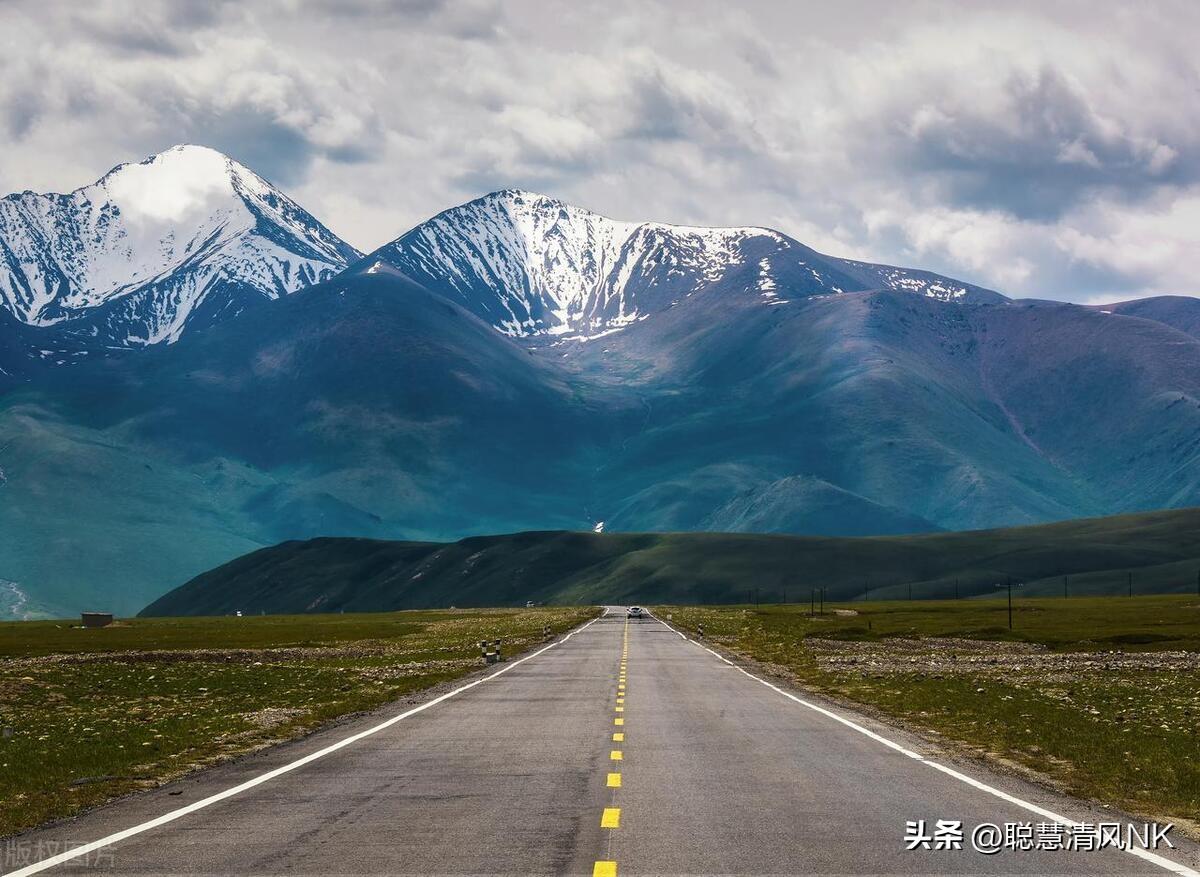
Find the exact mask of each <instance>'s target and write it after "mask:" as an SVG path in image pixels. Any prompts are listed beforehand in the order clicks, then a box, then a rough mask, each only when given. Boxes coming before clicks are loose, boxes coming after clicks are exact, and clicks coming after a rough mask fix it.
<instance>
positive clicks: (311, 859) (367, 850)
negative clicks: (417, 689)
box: [6, 611, 1196, 877]
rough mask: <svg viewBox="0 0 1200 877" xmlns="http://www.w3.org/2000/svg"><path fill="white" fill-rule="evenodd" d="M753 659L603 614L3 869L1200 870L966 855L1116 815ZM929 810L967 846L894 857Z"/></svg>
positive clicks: (140, 805)
mask: <svg viewBox="0 0 1200 877" xmlns="http://www.w3.org/2000/svg"><path fill="white" fill-rule="evenodd" d="M752 673H753V671H750V672H747V671H746V670H743V669H741V668H739V667H737V666H735V665H733V664H732V663H730V662H728V661H727V660H725V659H724V658H722V657H721V656H719V655H717V654H715V653H713V652H710V651H709V650H708V649H706V648H705V647H704V646H703V645H702V644H700V643H697V642H694V641H691V640H689V639H687V638H685V637H684V636H682V635H680V634H679V633H677V632H676V631H674V630H672V629H671V628H669V627H668V626H666V625H665V624H662V623H660V622H658V621H656V620H654V619H651V618H646V619H636V620H633V621H627V620H626V618H625V615H624V612H623V611H621V612H613V613H610V614H607V615H606V616H605V617H603V618H600V619H598V620H596V621H594V622H591V623H589V624H588V625H586V626H584V627H583V628H581V629H579V630H577V631H576V632H574V633H573V634H572V635H570V636H569V637H568V638H566V639H564V640H560V641H559V642H557V643H555V644H553V645H552V646H550V647H548V648H545V649H542V650H539V651H537V652H535V653H533V654H531V655H530V656H528V657H526V658H523V659H522V660H519V661H511V662H509V663H507V664H504V665H501V668H500V670H499V671H498V672H497V671H496V670H495V669H493V670H491V671H489V672H488V673H487V674H485V675H480V676H477V677H475V678H474V679H473V680H468V681H467V682H466V683H463V684H462V685H460V687H459V688H457V689H455V690H453V691H449V692H446V693H444V694H441V695H440V696H439V697H438V698H437V699H435V700H432V701H430V702H426V704H424V705H422V706H419V707H416V708H415V709H414V708H412V707H399V706H397V707H393V708H391V710H390V711H388V710H385V711H383V712H381V713H376V714H374V715H372V716H370V717H366V718H365V719H362V720H356V722H355V723H352V724H349V725H340V726H337V727H334V728H330V729H327V730H326V731H323V732H321V733H318V734H315V735H313V736H311V737H309V738H306V739H305V740H303V741H299V742H297V743H294V744H289V745H285V746H281V747H278V748H276V749H273V750H269V751H267V752H265V753H262V754H259V755H257V756H253V757H249V758H246V759H243V760H241V761H238V762H236V763H234V764H230V765H226V766H223V767H221V768H217V769H214V770H210V771H206V772H204V773H201V774H199V775H197V776H195V777H193V778H190V779H186V780H182V781H179V782H176V783H173V784H171V785H170V786H166V787H164V788H162V789H159V790H155V791H153V792H150V793H146V794H142V795H137V796H134V797H131V798H128V799H125V800H122V801H118V802H115V803H113V804H111V805H109V806H107V807H103V808H100V809H99V810H96V811H94V812H92V813H90V814H87V815H85V816H83V817H81V818H79V819H77V820H74V821H70V822H66V823H62V824H60V825H57V826H52V827H50V828H47V829H43V830H41V831H39V832H35V833H32V834H29V835H26V836H23V837H22V838H19V839H17V840H16V841H13V842H11V843H10V849H9V850H8V851H7V852H6V855H7V857H8V861H9V865H8V867H9V869H10V870H11V868H12V867H13V865H14V864H20V865H22V867H20V868H18V870H16V871H15V872H13V873H17V874H32V873H38V872H47V873H63V872H79V871H87V872H100V873H120V874H242V873H254V874H276V873H291V874H488V875H498V874H583V875H611V874H620V875H623V877H625V875H643V874H644V875H668V874H863V873H871V874H969V873H1014V874H1059V873H1061V874H1110V873H1112V874H1116V873H1119V874H1135V873H1136V874H1155V875H1163V874H1167V873H1170V869H1171V868H1175V869H1176V871H1175V872H1176V873H1184V874H1187V873H1194V872H1190V871H1188V869H1187V867H1186V865H1180V864H1176V865H1173V864H1172V862H1176V863H1187V864H1190V865H1192V866H1195V864H1196V862H1195V847H1189V848H1187V849H1180V850H1177V851H1175V852H1173V853H1167V855H1169V856H1170V857H1171V859H1170V860H1168V859H1167V858H1164V857H1156V856H1149V857H1138V856H1135V855H1133V854H1131V853H1129V852H1123V851H1117V850H1111V849H1109V850H1104V851H1102V852H1081V851H1070V852H1068V851H1054V852H1046V851H1028V852H1026V851H1014V850H1006V851H1002V852H1000V853H998V854H996V855H984V854H982V853H978V852H975V851H974V850H972V849H971V848H970V831H971V830H972V828H973V827H974V826H976V825H978V824H981V823H984V822H988V823H994V824H996V825H999V826H1003V825H1004V823H1006V822H1032V823H1034V824H1035V825H1036V824H1037V823H1052V822H1053V821H1054V819H1055V818H1056V817H1059V816H1060V817H1063V818H1066V819H1075V820H1083V821H1089V822H1100V821H1104V820H1106V819H1111V818H1112V817H1111V815H1110V814H1106V813H1105V812H1104V811H1102V810H1096V809H1092V808H1089V807H1087V806H1086V805H1084V804H1081V803H1080V802H1075V801H1071V800H1069V799H1064V798H1061V797H1058V796H1055V795H1053V794H1051V793H1048V792H1046V791H1044V790H1040V789H1037V788H1034V787H1031V786H1029V785H1026V784H1023V783H1020V782H1017V781H1014V780H1011V779H1006V778H1001V777H997V776H994V775H990V774H988V773H986V772H984V771H982V770H981V769H980V768H978V767H976V766H972V767H970V768H958V767H955V766H954V765H953V764H952V762H950V761H949V760H947V759H946V758H945V757H943V756H941V755H939V754H928V755H926V754H924V753H931V749H930V747H929V746H928V745H926V744H923V743H921V742H919V741H916V740H914V739H913V738H911V737H908V736H905V735H903V734H902V733H900V732H897V731H894V730H892V729H889V728H887V727H885V726H882V725H878V724H876V723H873V722H871V721H869V720H866V719H863V718H861V717H857V716H855V715H853V714H852V713H850V712H848V711H846V710H844V709H842V708H837V707H833V708H830V707H826V706H824V705H822V704H821V703H817V702H815V701H812V700H810V699H808V698H807V697H806V696H804V695H797V694H795V693H791V692H786V691H784V690H782V689H779V688H776V687H774V686H772V685H770V684H768V683H767V682H765V681H764V680H762V679H760V678H757V677H756V676H754V675H752ZM464 686H465V687H464ZM1031 808H1034V809H1031ZM1047 814H1052V815H1047ZM939 819H945V820H957V821H961V822H962V823H963V825H964V826H965V827H966V830H967V837H966V838H965V840H966V842H965V843H964V847H965V849H962V850H956V849H950V850H935V849H929V850H925V849H917V850H913V851H908V850H906V843H905V840H904V838H905V834H906V822H908V821H910V820H913V821H916V820H925V821H926V823H927V826H928V827H929V828H932V826H933V825H934V824H935V823H936V821H937V820H939ZM1047 830H1048V831H1049V830H1052V829H1047ZM1176 842H1177V843H1178V842H1179V841H1178V839H1176ZM19 855H20V856H26V857H27V861H28V862H29V863H30V864H28V865H27V866H26V863H25V862H19V861H18V860H15V859H14V858H13V856H19ZM34 860H36V861H34Z"/></svg>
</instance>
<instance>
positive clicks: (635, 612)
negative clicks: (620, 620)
mask: <svg viewBox="0 0 1200 877" xmlns="http://www.w3.org/2000/svg"><path fill="white" fill-rule="evenodd" d="M625 617H626V618H645V617H646V610H645V609H643V608H642V607H641V606H630V607H629V612H628V613H626V615H625Z"/></svg>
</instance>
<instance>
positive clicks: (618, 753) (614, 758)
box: [608, 749, 625, 761]
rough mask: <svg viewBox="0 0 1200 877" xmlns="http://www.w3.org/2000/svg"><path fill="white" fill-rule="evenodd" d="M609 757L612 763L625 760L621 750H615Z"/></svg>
mask: <svg viewBox="0 0 1200 877" xmlns="http://www.w3.org/2000/svg"><path fill="white" fill-rule="evenodd" d="M608 757H609V759H610V760H612V761H623V760H624V758H625V756H624V755H623V754H621V750H620V749H614V750H613V751H612V752H610V753H608Z"/></svg>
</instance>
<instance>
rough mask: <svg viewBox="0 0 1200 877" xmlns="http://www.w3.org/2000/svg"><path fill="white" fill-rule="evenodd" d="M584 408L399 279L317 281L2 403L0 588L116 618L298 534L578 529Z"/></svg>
mask: <svg viewBox="0 0 1200 877" xmlns="http://www.w3.org/2000/svg"><path fill="white" fill-rule="evenodd" d="M27 328H28V327H27ZM585 404H586V403H585V402H584V401H581V400H580V399H579V397H578V395H577V393H576V392H575V390H574V389H573V388H572V387H571V386H570V385H569V384H568V383H567V382H566V381H565V380H564V379H563V377H562V375H561V374H559V373H558V372H557V371H556V370H554V369H552V368H551V367H549V366H547V365H545V364H543V363H541V362H538V361H535V360H534V359H533V358H532V357H531V356H530V355H529V353H528V352H527V351H524V350H523V349H521V348H520V347H518V346H516V345H514V344H512V343H511V342H510V341H509V340H508V339H506V338H504V337H503V336H501V335H499V334H498V333H496V332H495V331H493V330H492V329H491V328H490V327H488V326H487V325H486V324H484V323H482V322H480V321H479V320H477V319H476V318H474V317H473V316H471V315H470V314H468V313H466V312H464V311H462V309H460V308H457V307H455V306H453V305H450V304H449V303H447V302H446V301H445V300H444V299H443V298H441V297H440V296H436V295H434V294H432V293H430V292H428V291H426V290H423V289H421V288H420V287H417V286H415V285H413V284H412V283H411V282H409V281H406V280H404V279H403V278H399V277H396V276H393V275H374V276H370V277H349V278H346V279H345V280H344V281H333V282H330V283H326V284H321V285H318V286H315V287H312V288H310V289H306V290H302V291H300V292H298V293H295V294H293V295H290V296H287V297H286V298H282V299H279V300H276V301H271V302H265V303H263V304H261V305H257V306H255V307H251V308H247V310H246V311H245V312H244V313H243V314H241V315H240V316H239V317H238V318H236V319H231V320H226V321H224V322H222V323H220V324H219V325H216V326H213V327H211V328H210V329H208V330H206V331H203V332H196V333H188V334H187V335H185V337H184V338H182V339H181V340H180V341H179V342H177V343H175V344H172V345H165V346H159V347H156V348H151V349H148V350H143V351H137V352H134V353H131V354H130V355H126V356H121V357H112V358H108V359H104V360H96V361H95V362H92V363H90V364H87V365H79V366H76V367H74V368H71V369H52V370H48V371H47V372H46V373H45V374H42V375H41V376H40V377H39V379H38V380H37V381H36V382H34V383H33V384H27V385H23V386H21V387H20V388H18V389H15V390H13V391H11V392H9V393H7V394H6V395H4V396H0V467H2V468H3V470H4V472H5V474H6V480H5V481H4V483H2V484H0V500H2V501H0V532H6V533H20V534H22V538H20V539H11V540H9V539H6V540H0V570H3V572H2V573H0V577H3V578H6V579H9V580H11V581H14V582H16V583H18V585H19V586H21V587H22V588H23V589H24V590H25V591H26V592H28V593H29V594H30V595H31V597H34V598H36V599H37V601H38V602H39V603H41V604H43V605H49V606H53V607H61V608H60V610H59V611H64V612H68V611H69V612H73V611H77V610H78V607H79V606H80V605H81V604H82V605H93V606H109V607H111V608H113V609H115V610H116V611H118V612H132V611H135V610H136V609H137V608H139V607H140V606H142V605H144V604H145V602H147V601H148V600H149V599H151V598H152V597H153V596H155V595H156V594H158V593H161V592H162V591H163V590H165V589H166V588H167V587H169V586H170V585H171V584H172V583H173V582H177V581H178V580H179V579H180V578H181V577H184V576H186V575H192V574H196V573H198V572H200V571H202V570H203V569H207V568H209V567H211V566H212V565H213V564H214V563H216V562H220V561H221V560H226V559H228V558H230V557H232V556H235V555H236V554H239V553H242V552H244V551H246V550H248V549H249V548H250V547H253V546H254V545H263V544H270V543H274V542H277V541H279V540H281V539H287V538H294V537H296V536H313V535H318V534H346V535H373V536H404V537H408V538H447V537H457V536H459V535H461V534H463V533H466V532H473V531H478V530H484V529H511V528H513V527H514V526H515V527H524V528H528V527H531V526H537V525H540V524H541V523H542V522H553V525H555V526H560V527H561V526H571V525H577V524H578V522H579V521H580V520H581V519H582V513H581V512H580V511H579V510H578V506H577V505H576V504H575V503H574V502H573V501H572V500H571V499H569V498H564V494H566V495H569V494H571V493H572V492H573V491H574V490H575V489H576V488H575V485H576V484H577V483H578V479H579V472H580V463H579V460H580V459H581V458H587V457H588V456H589V455H590V454H591V453H592V451H591V450H590V448H592V447H594V445H595V443H597V442H606V441H607V439H606V438H605V433H606V431H609V430H611V429H613V428H614V427H613V426H612V425H610V424H608V423H607V421H608V417H604V418H599V419H596V418H594V416H593V415H590V414H589V413H588V412H587V411H586V410H585ZM612 415H613V416H614V417H616V418H618V420H619V417H620V413H619V410H617V409H616V408H614V409H612ZM585 422H586V423H585Z"/></svg>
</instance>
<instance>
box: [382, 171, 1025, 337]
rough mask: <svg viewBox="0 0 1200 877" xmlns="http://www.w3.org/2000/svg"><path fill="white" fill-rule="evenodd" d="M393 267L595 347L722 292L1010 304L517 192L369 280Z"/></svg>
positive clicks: (969, 289)
mask: <svg viewBox="0 0 1200 877" xmlns="http://www.w3.org/2000/svg"><path fill="white" fill-rule="evenodd" d="M383 264H386V265H390V266H392V267H394V268H396V269H398V270H399V271H401V272H403V273H404V274H406V275H407V276H409V277H411V278H412V279H414V280H416V281H417V282H418V283H422V284H424V285H427V286H429V287H431V288H436V289H441V290H444V291H445V292H446V293H447V294H448V295H449V296H450V297H451V298H452V299H453V300H454V301H457V302H459V303H460V304H462V305H463V306H464V307H466V308H467V309H469V310H470V311H471V312H472V313H474V314H476V315H477V316H479V317H480V318H481V319H483V320H485V321H487V322H488V323H490V324H491V325H492V326H494V327H495V328H496V329H498V330H499V331H501V332H503V333H504V334H506V335H509V336H512V337H530V336H538V335H546V336H556V337H564V338H592V337H597V336H599V335H601V334H605V333H608V332H613V331H616V330H618V329H620V328H623V327H624V326H627V325H629V324H631V323H634V322H636V321H638V320H644V319H646V318H648V317H650V316H652V315H653V314H656V313H659V312H661V311H664V310H666V309H668V308H671V307H675V306H676V305H678V304H679V303H680V302H681V301H683V300H684V299H687V298H688V297H690V296H692V295H695V294H697V293H700V292H704V291H714V290H715V291H719V292H722V293H724V294H726V295H730V296H746V297H750V298H752V299H754V300H755V301H757V302H758V303H759V304H761V305H762V306H764V307H774V306H778V305H782V304H787V303H788V301H789V299H790V298H793V297H806V296H811V295H826V294H836V293H842V292H859V291H863V290H867V289H895V290H902V291H905V292H911V293H914V294H917V295H923V296H929V297H932V298H937V299H940V300H944V301H956V302H971V303H980V302H995V301H1001V300H1003V297H1002V296H1000V295H999V294H997V293H994V292H991V291H989V290H985V289H982V288H980V287H976V286H972V285H970V284H965V283H961V282H959V281H955V280H951V279H949V278H946V277H941V276H939V275H936V274H930V273H928V272H924V271H914V270H910V269H906V268H893V267H890V266H886V265H871V264H868V263H865V262H852V261H850V260H847V259H837V258H833V257H830V256H823V255H821V254H820V253H818V252H816V251H815V250H812V249H810V248H809V247H806V246H804V245H803V244H801V243H799V242H798V241H795V240H792V239H791V238H789V237H787V236H786V235H783V234H780V233H779V232H777V231H772V230H771V229H768V228H693V227H688V226H679V225H666V224H663V223H655V222H640V223H639V222H618V221H616V220H612V219H608V218H606V217H603V216H600V215H598V214H595V213H591V212H589V211H587V210H583V209H581V208H579V207H575V206H572V205H570V204H567V203H565V202H563V201H559V200H557V199H555V198H548V197H546V196H545V195H538V194H534V193H532V192H523V191H520V190H516V189H506V190H504V191H501V192H493V193H492V194H490V195H486V196H484V197H483V198H479V199H477V200H475V201H471V202H470V203H468V204H463V205H461V206H459V207H454V208H451V209H450V210H447V211H445V212H443V213H440V214H438V215H437V216H435V217H434V218H432V219H430V220H429V221H428V222H424V223H422V224H421V225H419V226H417V227H416V228H414V229H413V230H412V231H410V232H408V233H407V234H405V235H403V236H402V237H400V238H398V239H397V240H395V241H393V242H392V243H390V244H388V245H386V246H384V247H382V248H380V249H379V250H377V251H375V252H374V253H372V254H371V255H370V256H368V257H367V258H366V259H365V260H364V261H363V263H362V264H361V265H360V266H359V269H360V270H366V271H369V270H372V269H375V270H378V268H377V266H379V265H383Z"/></svg>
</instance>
